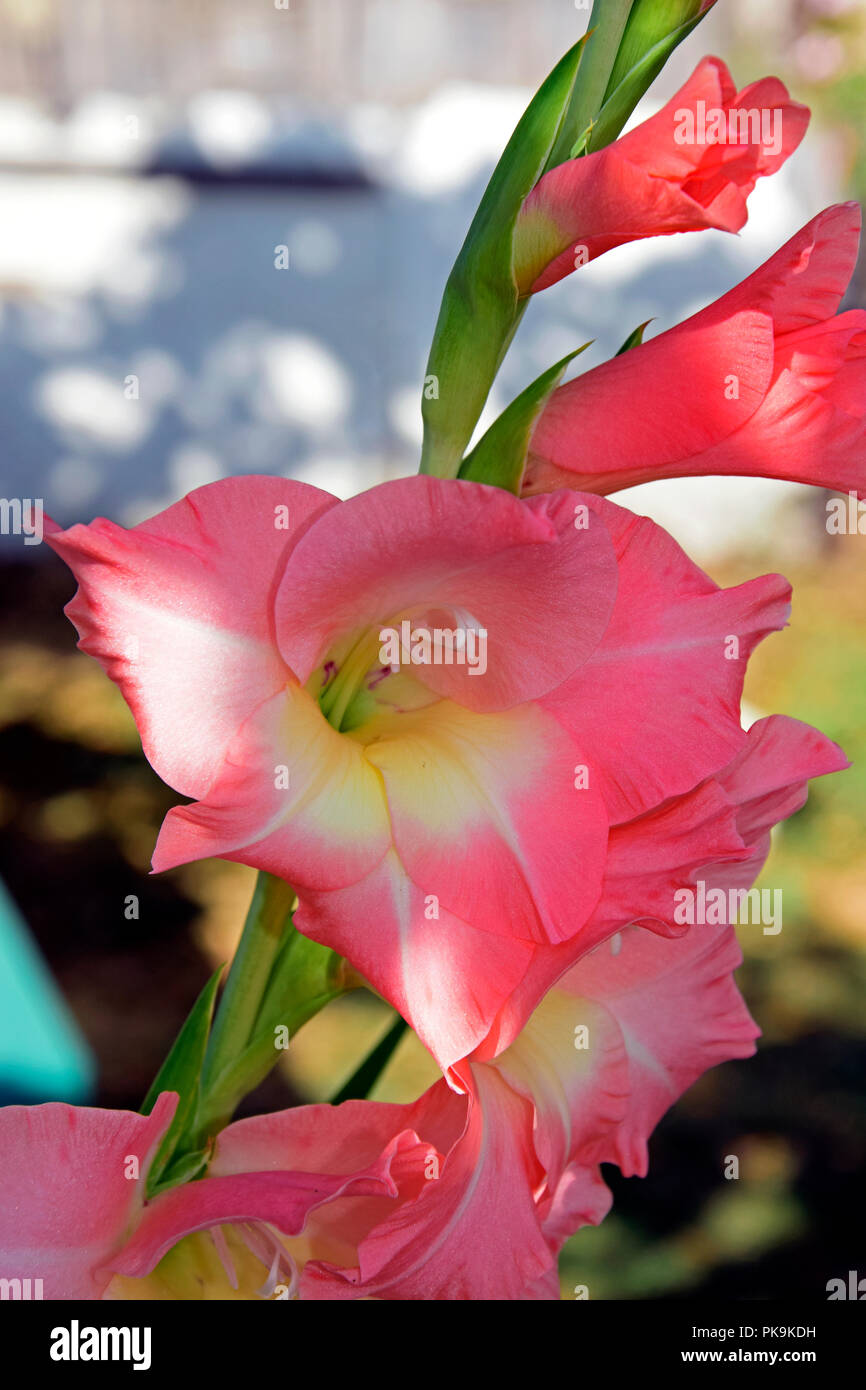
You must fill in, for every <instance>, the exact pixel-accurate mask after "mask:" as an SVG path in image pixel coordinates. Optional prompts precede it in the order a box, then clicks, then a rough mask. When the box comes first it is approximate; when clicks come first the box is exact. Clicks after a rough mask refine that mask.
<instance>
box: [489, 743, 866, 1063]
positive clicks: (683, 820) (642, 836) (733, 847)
mask: <svg viewBox="0 0 866 1390" xmlns="http://www.w3.org/2000/svg"><path fill="white" fill-rule="evenodd" d="M845 766H847V760H846V758H845V755H844V753H843V752H842V751H841V749H839V748H838V747H837V746H836V744H834V743H832V742H831V740H830V739H828V738H826V737H825V736H824V735H823V734H821V733H819V732H818V730H817V729H813V728H811V727H810V726H809V725H808V724H802V723H800V721H799V720H796V719H789V718H787V717H786V716H784V715H773V716H771V717H770V718H768V719H762V720H759V721H758V722H757V723H756V724H753V725H752V727H751V729H750V730H749V731H748V733H747V734H746V735H745V736H744V741H743V746H742V749H741V751H740V752H739V753H737V754H736V756H735V757H734V758H733V759H732V760H731V762H730V763H728V764H727V765H726V766H725V767H723V768H721V769H720V770H719V771H718V772H717V773H716V774H714V775H713V776H712V777H710V778H708V779H707V780H706V781H705V782H702V783H701V784H700V785H699V786H697V787H695V788H694V789H693V790H692V791H690V792H687V793H685V794H684V795H682V796H676V797H671V798H670V799H668V800H667V801H664V802H663V803H662V804H661V805H659V806H657V807H655V808H654V809H652V810H650V811H647V812H645V813H644V814H643V815H640V816H637V817H635V818H634V819H633V820H630V821H626V822H624V823H622V824H620V825H616V826H613V827H612V828H611V832H610V838H609V841H608V852H607V862H606V866H605V876H604V882H603V885H602V892H601V896H600V898H599V902H598V906H597V907H596V909H595V911H594V912H593V914H592V916H591V917H590V919H589V920H588V921H587V922H586V923H585V924H584V926H583V927H582V929H581V931H580V933H579V935H578V936H577V937H576V938H575V939H574V941H573V942H566V943H564V944H563V945H561V946H553V947H544V946H537V947H535V949H534V952H533V955H532V958H531V960H530V961H529V962H528V963H527V966H526V969H525V972H524V975H523V978H522V980H521V981H520V984H519V986H518V987H517V988H516V989H515V990H514V991H513V993H512V994H511V995H510V996H509V998H508V1000H507V1001H506V1003H505V1005H504V1007H503V1008H502V1010H501V1012H500V1013H499V1014H498V1015H497V1018H496V1020H495V1022H494V1024H493V1025H492V1027H491V1029H490V1031H489V1033H488V1034H487V1036H486V1038H485V1039H484V1041H483V1043H482V1044H480V1045H479V1047H478V1049H477V1050H476V1052H475V1054H474V1056H475V1057H477V1058H479V1059H480V1058H486V1059H489V1058H492V1057H495V1056H497V1055H498V1054H499V1053H501V1052H503V1050H504V1049H505V1048H507V1047H508V1046H509V1045H510V1044H511V1043H513V1042H514V1040H515V1038H516V1037H517V1035H518V1033H519V1032H520V1029H521V1028H522V1027H523V1025H524V1023H525V1021H526V1019H527V1018H528V1017H529V1016H530V1015H531V1014H532V1013H533V1010H534V1009H536V1006H537V1005H538V1003H539V1001H540V1000H542V999H543V998H544V996H545V994H546V993H547V991H548V990H549V989H550V988H551V986H552V985H553V984H554V983H555V982H556V981H557V980H558V979H560V977H561V976H562V975H563V974H564V973H565V972H566V971H567V970H569V969H570V968H571V967H572V966H574V965H575V963H576V962H577V961H578V960H579V959H580V958H583V957H584V956H585V955H586V953H587V951H590V950H595V949H596V948H598V949H599V950H601V951H604V950H610V951H612V952H615V951H616V950H617V949H619V947H620V945H621V938H620V935H619V933H621V931H622V929H623V928H624V927H627V926H630V925H632V924H634V923H637V924H638V925H639V926H640V927H641V928H648V929H650V930H652V931H655V932H657V933H659V934H660V935H662V936H680V935H682V934H683V933H684V932H685V931H686V930H687V929H688V928H687V926H686V925H685V924H684V923H683V920H682V916H681V915H679V916H678V914H677V907H678V903H679V899H678V897H677V895H678V894H679V893H680V892H681V891H682V890H683V889H689V890H691V891H694V890H695V885H696V884H697V883H698V881H699V880H702V881H703V882H704V883H705V885H707V886H708V887H710V888H712V887H716V886H720V887H722V886H723V887H725V888H726V889H727V888H737V889H743V888H749V887H750V886H751V884H752V883H753V881H754V879H755V878H756V876H757V874H758V872H759V870H760V869H761V867H762V865H763V863H764V860H765V859H766V857H767V852H768V850H769V846H770V830H771V829H772V827H773V826H774V825H775V824H777V822H779V821H781V820H784V819H785V818H787V817H788V816H790V815H792V814H793V813H794V812H795V811H797V810H799V808H800V807H801V806H802V805H803V803H804V802H805V800H806V795H807V782H808V780H809V779H810V778H812V777H820V776H824V775H826V774H827V773H830V772H835V771H838V770H839V769H841V768H844V767H845ZM602 942H605V943H606V944H605V945H603V946H602V945H600V943H602Z"/></svg>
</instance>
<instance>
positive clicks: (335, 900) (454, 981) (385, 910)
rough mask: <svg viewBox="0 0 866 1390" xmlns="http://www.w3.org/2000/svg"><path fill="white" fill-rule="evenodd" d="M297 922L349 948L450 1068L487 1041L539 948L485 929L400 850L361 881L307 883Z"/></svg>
mask: <svg viewBox="0 0 866 1390" xmlns="http://www.w3.org/2000/svg"><path fill="white" fill-rule="evenodd" d="M295 922H296V925H297V927H298V929H299V930H300V931H302V932H304V933H305V934H306V935H307V936H310V937H312V938H313V940H315V941H321V942H324V944H325V945H328V946H331V947H332V948H333V950H335V951H338V952H339V953H340V954H341V955H343V956H345V957H346V958H347V959H348V960H349V961H350V962H351V963H352V965H354V967H355V968H356V969H357V970H359V971H360V972H361V974H362V975H363V976H364V978H365V979H367V980H369V982H370V984H371V985H372V986H373V988H374V989H376V990H378V991H379V993H380V994H382V995H383V996H384V997H385V998H386V999H387V1000H388V1001H389V1002H390V1003H391V1004H393V1005H394V1007H395V1008H396V1009H398V1010H399V1012H400V1013H401V1014H402V1015H403V1017H404V1018H405V1019H406V1020H407V1022H408V1023H410V1024H411V1026H412V1027H413V1028H414V1029H415V1031H416V1033H417V1034H418V1036H419V1038H420V1039H421V1041H422V1042H423V1043H424V1045H425V1047H427V1048H428V1049H429V1051H430V1052H431V1053H432V1054H433V1056H434V1057H435V1058H436V1060H437V1062H438V1063H439V1065H440V1067H441V1068H442V1070H443V1071H445V1072H447V1071H448V1070H449V1069H450V1068H451V1067H452V1066H453V1064H454V1063H455V1062H457V1061H459V1060H460V1058H462V1057H465V1056H467V1055H468V1054H469V1053H470V1052H472V1051H473V1050H474V1049H475V1048H476V1047H477V1046H478V1044H479V1043H480V1042H481V1041H482V1039H483V1038H484V1037H485V1035H486V1033H487V1032H488V1030H489V1028H490V1024H491V1021H492V1019H493V1018H494V1017H495V1016H496V1014H497V1013H498V1011H499V1010H500V1009H501V1008H502V1007H503V1005H504V1003H505V1001H506V1000H507V999H508V998H509V997H510V995H511V994H512V992H513V991H515V990H516V989H517V987H518V985H519V984H520V981H521V979H522V977H523V974H524V971H525V970H526V967H527V964H528V962H529V961H530V959H531V957H532V947H531V944H530V943H529V942H528V941H523V940H520V939H518V938H517V937H515V936H510V935H506V934H504V930H503V931H500V932H499V933H497V934H492V933H488V932H486V931H480V930H478V928H477V927H475V926H472V925H471V924H470V923H468V922H466V921H464V920H463V919H461V918H460V917H458V916H456V915H455V914H453V913H450V912H449V911H448V910H447V909H446V908H445V907H444V906H442V905H441V904H440V903H437V902H436V901H435V900H432V899H431V897H430V896H429V895H428V894H426V893H425V892H424V890H423V889H421V888H419V887H418V886H417V885H416V884H414V883H413V882H412V881H411V879H410V878H409V877H408V876H407V874H406V871H405V869H404V868H403V866H402V864H401V863H400V861H399V859H398V858H397V856H396V855H395V854H393V853H390V854H389V855H387V856H386V858H385V859H384V860H383V861H382V863H381V864H380V865H379V866H378V867H377V868H376V869H374V870H373V872H372V873H371V874H369V875H368V876H367V878H366V879H364V880H363V881H362V882H360V883H358V884H356V885H354V886H353V887H351V888H346V889H344V890H342V891H340V892H333V893H310V892H304V893H302V894H301V897H300V904H299V907H298V910H297V912H296V913H295ZM500 925H501V927H502V928H503V929H504V928H505V927H506V925H507V921H506V922H503V923H501V924H500Z"/></svg>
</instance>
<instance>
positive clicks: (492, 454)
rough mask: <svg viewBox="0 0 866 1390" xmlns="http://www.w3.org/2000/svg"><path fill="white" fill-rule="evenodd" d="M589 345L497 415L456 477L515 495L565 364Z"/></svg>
mask: <svg viewBox="0 0 866 1390" xmlns="http://www.w3.org/2000/svg"><path fill="white" fill-rule="evenodd" d="M590 341H591V340H590ZM589 346H590V343H584V344H583V347H579V348H576V349H575V351H574V352H570V353H569V354H568V356H567V357H563V358H562V360H561V361H560V362H557V363H556V364H555V365H554V366H553V367H548V369H547V371H546V372H542V374H541V376H539V377H536V379H535V381H533V382H531V384H530V385H529V386H527V387H526V389H525V390H523V391H521V393H520V395H519V396H517V397H515V399H514V400H513V401H512V402H511V404H510V405H508V406H506V408H505V409H504V410H503V412H502V414H501V415H499V416H497V418H496V419H495V420H494V421H493V424H492V425H491V426H490V428H489V429H488V430H487V432H486V433H485V434H483V435H482V436H481V438H480V439H479V441H478V443H477V444H476V445H475V448H474V449H473V450H472V452H471V453H469V454H467V456H466V458H465V459H464V460H463V464H462V466H461V468H460V472H459V474H458V477H460V478H465V479H467V481H469V482H473V483H489V484H490V485H491V486H493V487H502V488H505V489H506V490H507V491H508V492H513V493H515V494H516V495H518V496H519V494H520V484H521V482H522V480H523V470H524V468H525V466H526V455H527V453H528V451H529V441H530V439H531V438H532V431H533V430H534V429H535V426H536V423H537V421H538V417H539V415H540V414H541V412H542V410H543V409H544V407H545V405H546V404H547V401H548V400H549V398H550V396H551V394H552V393H553V392H554V391H555V390H556V388H557V386H558V385H559V383H560V381H561V379H562V375H563V373H564V371H565V369H566V367H567V366H568V364H569V362H573V361H574V359H575V357H578V356H579V355H580V353H582V352H585V351H586V349H587V348H588V347H589Z"/></svg>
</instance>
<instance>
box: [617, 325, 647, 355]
mask: <svg viewBox="0 0 866 1390" xmlns="http://www.w3.org/2000/svg"><path fill="white" fill-rule="evenodd" d="M654 322H655V320H654V319H645V320H644V322H643V323H639V324H638V326H637V328H633V329H632V331H631V333H629V335H628V337H627V338H626V340H625V342H624V343H623V345H622V347H621V348H619V349H618V350H617V352H616V354H615V355H616V356H617V357H622V355H623V353H624V352H628V350H629V348H633V347H640V345H641V343H642V342H643V335H644V329H646V328H647V327H648V326H649V325H650V324H651V323H654Z"/></svg>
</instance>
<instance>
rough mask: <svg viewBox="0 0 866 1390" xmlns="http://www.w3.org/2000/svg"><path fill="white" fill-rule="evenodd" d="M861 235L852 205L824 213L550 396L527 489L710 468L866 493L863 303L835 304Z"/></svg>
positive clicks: (603, 486)
mask: <svg viewBox="0 0 866 1390" xmlns="http://www.w3.org/2000/svg"><path fill="white" fill-rule="evenodd" d="M859 232H860V209H859V207H858V206H857V204H856V203H843V204H840V205H839V206H836V207H832V208H828V209H827V210H826V211H825V212H822V213H820V214H819V216H817V217H815V218H813V220H812V221H811V222H809V223H808V224H807V225H806V226H805V227H804V228H803V229H802V231H800V232H798V233H797V235H796V236H795V237H793V238H792V239H791V240H790V241H789V242H788V243H787V245H785V246H783V247H782V248H781V250H780V251H777V252H776V254H775V256H772V257H771V258H770V260H769V261H767V263H766V265H764V266H762V267H761V268H760V270H757V271H756V272H755V273H754V274H753V275H751V276H749V278H748V279H747V280H744V281H743V283H742V284H741V285H739V286H737V288H736V289H734V290H731V291H730V293H729V294H726V295H724V296H723V297H722V298H721V299H719V300H717V301H716V303H715V304H711V305H710V306H709V308H707V309H702V310H701V311H700V312H699V313H697V314H694V315H693V316H692V317H691V318H690V319H687V320H686V321H685V323H681V324H679V325H677V327H676V328H672V329H670V330H669V331H668V332H666V333H662V334H660V335H659V336H658V337H657V338H654V339H652V340H651V341H650V342H647V343H644V344H643V345H642V346H640V347H635V348H632V349H631V350H630V351H628V352H626V353H623V354H622V355H621V356H619V357H615V358H613V359H612V360H611V361H609V362H605V363H604V364H603V365H602V366H600V367H596V368H595V370H593V371H590V372H587V373H586V375H585V376H581V377H577V378H576V379H575V380H574V381H570V382H567V383H566V385H565V386H561V387H560V388H559V389H558V390H557V391H554V393H553V395H552V396H551V398H550V400H549V401H548V403H547V406H546V408H545V409H544V411H543V412H542V415H541V418H540V420H539V422H538V425H537V427H536V429H535V431H534V433H533V436H532V441H531V444H530V452H529V457H528V460H527V467H526V473H525V477H524V484H523V490H524V493H525V494H526V495H529V494H534V493H538V492H544V491H547V490H548V489H550V488H556V487H562V486H564V485H570V486H573V487H580V488H582V489H584V490H586V491H587V492H598V493H605V492H614V491H616V489H618V488H624V487H631V486H632V485H633V484H635V483H643V482H649V481H652V480H653V479H656V478H677V477H686V476H691V475H699V474H712V473H716V474H724V473H728V474H745V475H749V476H755V475H757V476H760V477H768V478H788V479H791V480H793V481H794V482H801V483H815V484H817V485H818V486H820V487H832V488H841V489H843V490H847V489H852V490H858V489H859V490H860V491H863V490H864V489H866V312H864V311H863V310H857V309H852V310H849V311H848V312H847V313H843V314H837V312H836V311H837V309H838V307H839V303H840V300H841V298H842V295H843V294H844V293H845V290H846V288H847V286H848V282H849V280H850V279H851V275H852V273H853V270H854V266H855V264H856V261H857V247H858V243H859ZM612 418H613V419H615V420H616V428H615V429H611V419H612Z"/></svg>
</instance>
